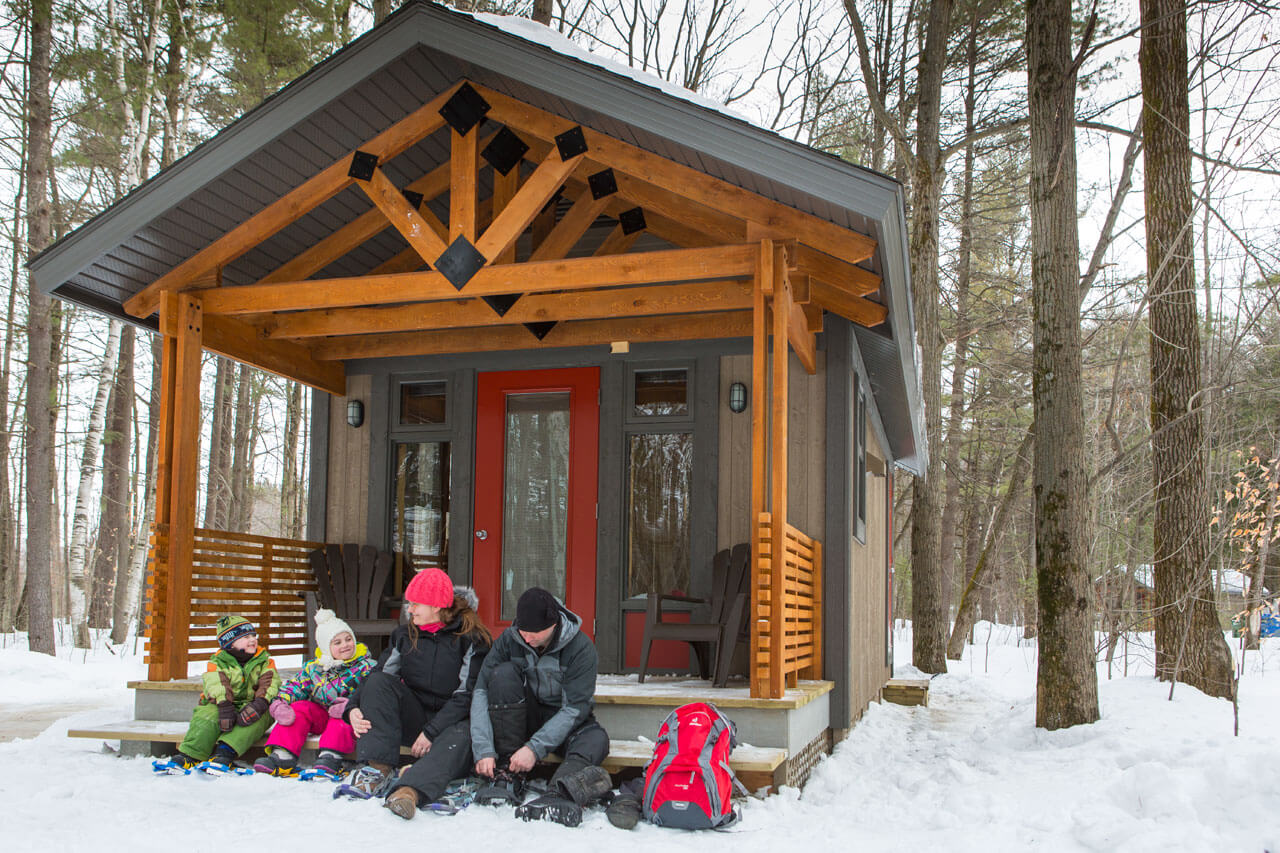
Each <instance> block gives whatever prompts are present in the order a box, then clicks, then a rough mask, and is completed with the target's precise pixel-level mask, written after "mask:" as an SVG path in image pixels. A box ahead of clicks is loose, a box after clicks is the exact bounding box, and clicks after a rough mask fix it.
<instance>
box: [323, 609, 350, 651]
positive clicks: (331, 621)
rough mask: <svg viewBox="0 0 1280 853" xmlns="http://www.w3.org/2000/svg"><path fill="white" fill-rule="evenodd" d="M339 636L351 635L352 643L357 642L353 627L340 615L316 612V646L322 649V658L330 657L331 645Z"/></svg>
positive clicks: (329, 612) (330, 611)
mask: <svg viewBox="0 0 1280 853" xmlns="http://www.w3.org/2000/svg"><path fill="white" fill-rule="evenodd" d="M339 634H350V635H351V639H352V641H355V639H356V634H355V632H354V631H352V630H351V626H350V625H348V624H347V623H346V622H343V621H342V620H341V619H339V618H338V614H336V613H334V612H333V611H332V610H317V611H316V645H317V646H318V647H319V649H320V656H321V657H329V656H330V655H329V644H330V643H332V642H333V638H334V637H336V636H338V635H339Z"/></svg>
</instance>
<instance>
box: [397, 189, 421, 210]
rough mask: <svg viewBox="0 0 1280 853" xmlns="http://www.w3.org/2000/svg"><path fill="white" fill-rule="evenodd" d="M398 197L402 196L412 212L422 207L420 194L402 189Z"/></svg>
mask: <svg viewBox="0 0 1280 853" xmlns="http://www.w3.org/2000/svg"><path fill="white" fill-rule="evenodd" d="M400 195H402V196H404V200H405V201H407V202H409V206H410V207H412V208H413V209H414V210H417V209H418V208H420V207H422V197H423V196H422V193H420V192H418V191H417V190H410V189H404V190H400Z"/></svg>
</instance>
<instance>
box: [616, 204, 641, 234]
mask: <svg viewBox="0 0 1280 853" xmlns="http://www.w3.org/2000/svg"><path fill="white" fill-rule="evenodd" d="M618 224H619V225H621V226H622V233H623V234H634V233H636V232H637V231H643V230H644V229H645V227H646V226H645V221H644V211H643V210H641V209H640V208H638V207H633V208H631V209H630V210H624V211H622V212H621V213H619V214H618Z"/></svg>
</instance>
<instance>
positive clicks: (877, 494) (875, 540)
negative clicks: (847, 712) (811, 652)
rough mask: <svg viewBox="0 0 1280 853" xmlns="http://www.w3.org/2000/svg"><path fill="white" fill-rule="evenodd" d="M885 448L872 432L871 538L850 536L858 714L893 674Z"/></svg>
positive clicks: (853, 687) (852, 695) (852, 687)
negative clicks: (889, 649) (888, 638)
mask: <svg viewBox="0 0 1280 853" xmlns="http://www.w3.org/2000/svg"><path fill="white" fill-rule="evenodd" d="M885 471H886V468H885V462H884V450H883V449H882V448H881V447H880V444H879V442H878V441H877V440H876V437H875V433H874V432H873V431H871V430H868V431H867V541H866V544H865V545H864V544H863V543H861V542H859V541H858V540H857V539H854V538H853V537H852V536H850V543H851V544H850V551H849V554H850V558H851V564H852V565H851V572H850V578H849V613H848V618H849V633H850V640H851V646H852V649H851V654H850V658H849V688H848V689H849V700H850V701H849V707H850V708H851V709H852V710H853V714H854V716H855V718H856V717H857V716H859V715H861V713H862V711H863V709H865V708H866V707H867V705H868V704H869V703H871V702H874V701H877V700H878V699H879V698H880V690H881V688H883V687H884V685H885V682H886V681H888V680H889V677H890V675H891V673H890V671H889V666H888V665H887V664H886V662H885V661H886V651H885V643H886V637H885V631H886V630H887V627H886V619H885V597H886V590H885V564H886V556H887V555H886V550H885V549H886V548H887V547H888V536H889V535H890V534H889V530H888V520H887V517H886V516H887V507H886V504H885V501H886V494H885V491H886V483H887V478H886V476H885Z"/></svg>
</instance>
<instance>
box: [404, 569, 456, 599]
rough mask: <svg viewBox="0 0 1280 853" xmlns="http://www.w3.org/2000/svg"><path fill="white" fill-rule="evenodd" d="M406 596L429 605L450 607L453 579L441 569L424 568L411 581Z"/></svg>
mask: <svg viewBox="0 0 1280 853" xmlns="http://www.w3.org/2000/svg"><path fill="white" fill-rule="evenodd" d="M404 597H405V600H406V601H416V602H417V603H418V604H425V605H427V606H428V607H449V606H450V605H452V604H453V581H451V580H449V576H448V575H446V574H445V573H444V572H442V571H440V570H439V569H436V568H431V569H423V570H422V571H420V572H418V573H417V574H416V575H414V576H413V579H412V580H411V581H409V586H408V587H406V588H405V591H404Z"/></svg>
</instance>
